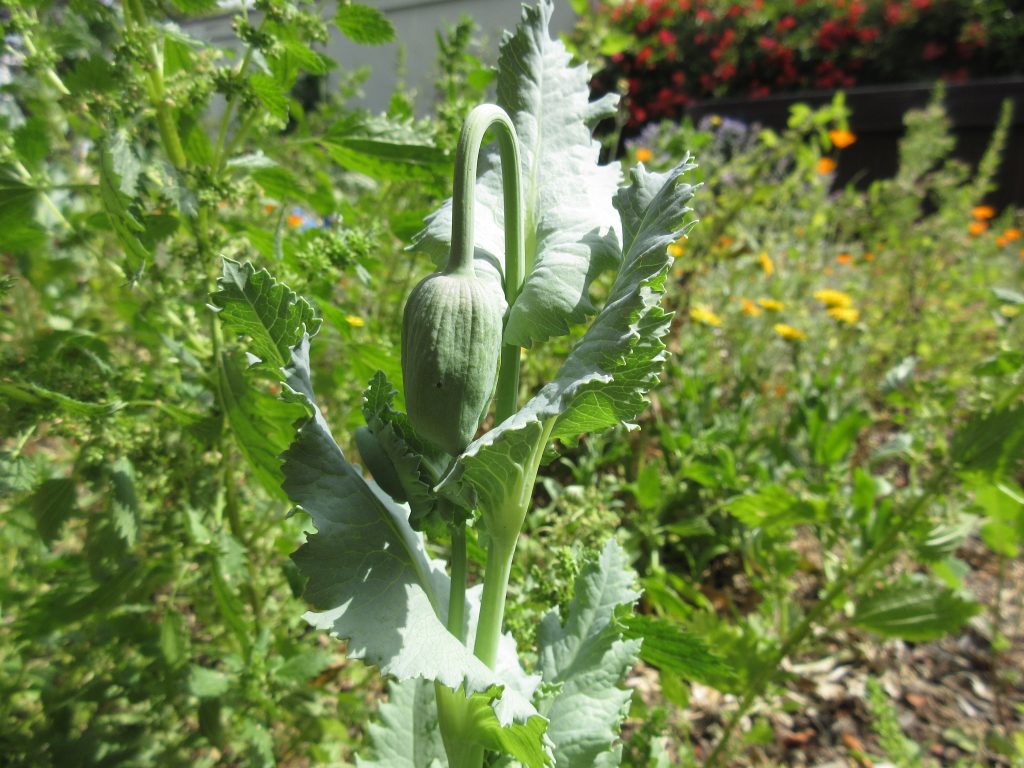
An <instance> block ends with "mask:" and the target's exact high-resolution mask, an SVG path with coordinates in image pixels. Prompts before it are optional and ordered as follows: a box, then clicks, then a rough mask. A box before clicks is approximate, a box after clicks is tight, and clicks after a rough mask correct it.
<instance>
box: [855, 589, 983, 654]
mask: <svg viewBox="0 0 1024 768" xmlns="http://www.w3.org/2000/svg"><path fill="white" fill-rule="evenodd" d="M980 610H981V606H980V605H979V604H978V603H976V602H975V601H973V600H968V599H966V598H964V597H961V596H960V595H958V594H957V593H955V592H953V591H952V590H949V589H946V588H944V587H942V586H940V585H938V584H936V583H935V582H932V581H928V580H926V579H924V578H919V577H915V576H903V577H901V578H900V579H899V580H898V581H896V582H894V583H892V584H887V585H885V586H883V587H882V588H881V589H879V590H878V591H877V592H875V593H873V594H869V595H866V596H863V597H860V598H859V599H858V600H857V604H856V610H855V612H854V615H853V623H854V624H855V625H857V626H859V627H861V628H863V629H866V630H868V631H870V632H876V633H878V634H880V635H883V636H885V637H898V638H901V639H903V640H910V641H912V642H926V641H928V640H935V639H937V638H939V637H942V636H943V635H947V634H949V633H951V632H955V631H956V630H958V629H959V628H960V627H961V626H962V625H963V624H964V622H966V621H967V620H968V619H969V618H971V617H972V616H974V615H975V614H976V613H978V611H980Z"/></svg>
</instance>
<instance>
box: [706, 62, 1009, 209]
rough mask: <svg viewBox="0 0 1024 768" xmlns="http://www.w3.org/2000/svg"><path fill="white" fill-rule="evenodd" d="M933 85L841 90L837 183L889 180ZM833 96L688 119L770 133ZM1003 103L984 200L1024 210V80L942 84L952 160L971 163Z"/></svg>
mask: <svg viewBox="0 0 1024 768" xmlns="http://www.w3.org/2000/svg"><path fill="white" fill-rule="evenodd" d="M933 87H934V86H933V85H932V84H931V83H914V84H909V85H887V86H866V87H862V88H852V89H850V90H848V91H846V102H847V104H848V105H849V107H850V110H851V113H852V115H851V118H850V129H851V130H852V131H853V132H854V133H855V134H857V142H856V143H855V144H853V145H852V146H850V147H848V148H846V149H844V150H843V151H842V152H840V153H839V167H838V169H837V172H836V173H837V178H836V183H837V184H839V185H844V184H846V183H848V182H850V181H853V182H854V183H855V184H857V185H858V186H863V185H866V184H868V183H870V182H871V181H872V180H874V179H880V178H886V177H889V176H892V175H893V174H894V173H895V171H896V162H897V142H898V141H899V138H900V137H901V136H902V135H903V130H904V129H903V115H904V113H905V112H906V111H907V110H908V109H912V108H914V107H920V106H923V105H924V104H926V103H927V101H928V99H929V98H930V96H931V93H932V89H933ZM832 96H833V92H832V91H807V92H803V93H796V94H786V95H779V96H769V97H766V98H762V99H716V100H714V101H704V102H699V103H697V104H694V105H692V106H691V107H690V108H689V110H688V111H687V114H688V115H689V116H690V117H691V119H693V121H694V122H695V123H697V122H699V121H700V120H701V119H702V118H703V117H705V116H707V115H712V114H717V115H721V116H723V117H732V118H735V119H737V120H742V121H744V122H747V123H761V124H762V125H764V126H766V127H770V128H781V127H784V126H785V124H786V119H787V118H788V116H789V108H790V107H791V106H792V105H793V104H795V103H797V102H803V103H806V104H810V105H818V106H820V105H822V104H827V103H828V102H830V101H831V100H832ZM1005 99H1010V100H1012V101H1013V123H1012V126H1011V130H1010V136H1009V141H1008V143H1007V146H1006V149H1005V150H1004V153H1003V163H1002V166H1001V168H1000V172H999V178H998V185H999V186H998V190H997V191H996V192H994V193H993V194H992V195H991V196H990V198H989V199H988V200H987V202H989V203H992V204H994V205H997V206H999V207H1002V206H1005V205H1009V204H1013V205H1017V206H1022V207H1024V78H1020V77H1014V78H994V79H990V80H979V81H974V82H968V83H963V84H956V85H951V84H950V85H947V86H946V109H947V111H948V113H949V116H950V119H951V121H952V124H953V128H954V131H955V133H956V137H957V144H956V151H955V153H956V156H957V157H959V158H961V159H962V160H964V161H966V162H969V163H971V164H972V165H976V164H977V162H978V160H980V159H981V156H982V154H983V153H984V152H985V148H986V147H987V146H988V143H989V140H990V139H991V137H992V130H993V128H994V127H995V124H996V120H997V118H998V116H999V110H1000V106H1001V104H1002V102H1003V101H1004V100H1005Z"/></svg>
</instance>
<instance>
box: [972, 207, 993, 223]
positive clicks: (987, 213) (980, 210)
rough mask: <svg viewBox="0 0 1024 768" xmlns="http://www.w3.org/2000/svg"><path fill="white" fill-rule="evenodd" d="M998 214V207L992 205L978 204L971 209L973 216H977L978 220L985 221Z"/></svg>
mask: <svg viewBox="0 0 1024 768" xmlns="http://www.w3.org/2000/svg"><path fill="white" fill-rule="evenodd" d="M995 215H996V209H995V208H993V207H992V206H991V205H976V206H975V207H974V208H972V209H971V216H973V217H974V218H976V219H977V220H978V221H984V220H985V219H991V218H993V217H994V216H995Z"/></svg>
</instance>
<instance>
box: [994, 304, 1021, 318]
mask: <svg viewBox="0 0 1024 768" xmlns="http://www.w3.org/2000/svg"><path fill="white" fill-rule="evenodd" d="M999 314H1001V315H1002V316H1003V317H1016V316H1017V315H1019V314H1020V307H1018V306H1014V305H1013V304H1003V306H1001V307H1000V308H999Z"/></svg>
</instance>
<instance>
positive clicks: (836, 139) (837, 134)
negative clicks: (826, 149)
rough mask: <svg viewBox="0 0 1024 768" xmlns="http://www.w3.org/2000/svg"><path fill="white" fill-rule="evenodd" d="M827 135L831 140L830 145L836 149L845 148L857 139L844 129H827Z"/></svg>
mask: <svg viewBox="0 0 1024 768" xmlns="http://www.w3.org/2000/svg"><path fill="white" fill-rule="evenodd" d="M828 137H829V139H831V141H832V146H833V147H835V148H836V149H846V148H847V147H848V146H850V145H851V144H853V142H855V141H856V140H857V137H856V136H855V135H854V134H852V133H850V132H849V131H847V130H845V129H844V130H840V131H829V132H828Z"/></svg>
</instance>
